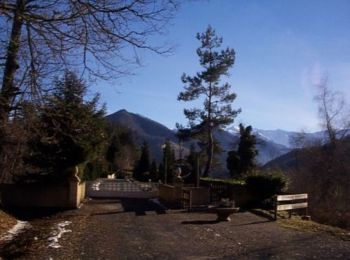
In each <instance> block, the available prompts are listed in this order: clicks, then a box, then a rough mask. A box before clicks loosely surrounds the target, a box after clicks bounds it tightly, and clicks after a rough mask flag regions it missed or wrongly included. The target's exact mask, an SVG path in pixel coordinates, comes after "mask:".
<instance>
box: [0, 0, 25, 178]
mask: <svg viewBox="0 0 350 260" xmlns="http://www.w3.org/2000/svg"><path fill="white" fill-rule="evenodd" d="M25 5H26V0H17V3H16V11H15V14H14V18H13V24H12V31H11V38H10V40H9V43H8V47H7V53H6V61H5V68H4V74H3V81H2V86H1V91H0V180H1V181H3V180H6V179H7V178H9V177H8V176H9V174H10V172H9V170H8V168H7V167H5V166H6V165H7V163H8V154H7V153H6V151H11V149H12V147H9V146H8V140H7V137H8V131H9V130H8V127H7V122H8V119H9V113H10V111H11V106H12V102H13V100H14V98H15V96H16V92H18V90H17V89H16V87H15V86H14V78H15V73H16V70H17V69H18V64H17V55H18V50H19V45H20V39H21V27H22V24H23V13H24V10H25Z"/></svg>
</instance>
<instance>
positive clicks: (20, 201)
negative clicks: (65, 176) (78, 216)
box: [0, 182, 85, 208]
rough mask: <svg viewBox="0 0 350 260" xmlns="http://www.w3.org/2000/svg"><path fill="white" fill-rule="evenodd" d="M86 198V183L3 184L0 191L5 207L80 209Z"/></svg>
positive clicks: (1, 200) (0, 198)
mask: <svg viewBox="0 0 350 260" xmlns="http://www.w3.org/2000/svg"><path fill="white" fill-rule="evenodd" d="M84 198H85V183H84V182H82V183H80V182H66V183H51V184H48V183H45V184H25V185H24V184H22V185H19V184H3V185H1V191H0V202H1V204H2V205H3V206H5V207H21V208H23V207H38V208H78V207H79V206H80V204H81V202H82V200H83V199H84Z"/></svg>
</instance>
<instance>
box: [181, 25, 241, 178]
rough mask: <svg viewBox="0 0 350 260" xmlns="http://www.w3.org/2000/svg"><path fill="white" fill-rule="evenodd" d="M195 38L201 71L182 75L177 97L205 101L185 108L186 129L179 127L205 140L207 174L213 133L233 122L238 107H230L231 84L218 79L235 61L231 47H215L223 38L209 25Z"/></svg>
mask: <svg viewBox="0 0 350 260" xmlns="http://www.w3.org/2000/svg"><path fill="white" fill-rule="evenodd" d="M197 39H198V40H199V41H200V43H201V45H200V47H199V48H198V49H197V55H198V57H199V62H200V65H201V67H202V68H203V70H202V71H200V72H198V73H197V74H196V75H195V76H192V77H191V76H188V75H186V74H183V75H182V78H181V80H182V82H183V83H184V84H185V86H184V91H182V92H180V94H179V95H178V100H179V101H186V102H187V101H194V100H204V102H203V106H202V107H201V108H197V107H195V108H191V109H184V114H185V116H186V118H187V119H188V121H189V128H187V129H185V128H184V127H182V126H181V125H178V128H179V130H180V132H183V133H184V134H189V135H192V136H197V137H200V139H201V140H202V143H204V150H205V151H206V155H207V161H206V165H205V169H204V173H203V175H204V176H208V174H209V172H210V170H211V167H212V162H213V157H214V146H215V140H214V136H213V132H214V130H215V129H218V128H223V127H225V126H227V125H229V124H231V123H233V121H234V118H235V117H236V116H237V114H238V113H239V112H240V110H234V109H232V107H231V103H232V102H233V101H234V100H235V98H236V94H235V93H232V92H230V88H231V86H230V84H228V83H223V82H222V81H221V78H222V77H223V76H228V71H229V69H230V68H231V67H232V66H233V64H234V62H235V52H234V50H233V49H231V48H226V49H223V50H218V49H219V48H220V47H221V45H222V38H221V37H218V36H217V35H216V33H215V30H214V29H213V28H212V27H211V26H208V28H207V30H206V31H205V32H204V33H201V34H200V33H198V34H197Z"/></svg>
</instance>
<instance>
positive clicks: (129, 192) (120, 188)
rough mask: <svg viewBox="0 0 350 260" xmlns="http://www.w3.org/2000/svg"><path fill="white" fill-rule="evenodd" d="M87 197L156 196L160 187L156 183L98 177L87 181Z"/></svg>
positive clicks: (146, 197)
mask: <svg viewBox="0 0 350 260" xmlns="http://www.w3.org/2000/svg"><path fill="white" fill-rule="evenodd" d="M86 195H87V197H92V198H140V199H141V198H143V199H148V198H156V197H158V187H157V185H156V184H155V183H142V182H137V181H132V180H119V179H97V180H95V181H92V182H89V183H87V190H86Z"/></svg>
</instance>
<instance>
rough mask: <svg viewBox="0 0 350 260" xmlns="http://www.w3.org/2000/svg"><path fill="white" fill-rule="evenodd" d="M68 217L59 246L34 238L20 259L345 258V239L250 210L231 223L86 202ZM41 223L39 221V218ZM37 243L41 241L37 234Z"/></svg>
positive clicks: (131, 202)
mask: <svg viewBox="0 0 350 260" xmlns="http://www.w3.org/2000/svg"><path fill="white" fill-rule="evenodd" d="M56 217H57V218H58V219H59V220H60V221H61V220H70V221H72V224H71V225H70V226H68V228H69V229H71V230H72V232H69V233H65V234H63V236H62V238H61V239H60V242H59V243H60V245H61V246H62V247H61V248H58V249H53V248H50V249H48V248H47V247H45V246H43V245H42V243H40V242H36V243H34V244H33V246H32V250H31V251H30V253H29V254H27V255H25V256H23V259H49V258H50V257H51V258H52V259H270V258H271V259H315V258H317V259H334V258H338V259H349V256H350V241H344V240H342V239H340V238H339V237H335V236H332V235H330V234H327V233H323V232H305V231H301V230H294V229H290V228H284V227H282V226H281V225H279V224H278V223H276V222H273V221H269V220H267V219H265V218H263V217H260V216H257V215H254V214H252V213H249V212H244V213H237V214H235V215H234V216H233V217H232V221H231V222H219V223H218V222H216V221H215V219H216V216H215V215H213V214H208V213H187V212H183V211H179V210H165V209H164V207H162V206H161V205H159V204H157V201H156V200H145V199H123V200H90V201H89V202H88V203H86V204H85V205H84V206H83V207H82V208H81V209H80V210H76V211H70V212H65V213H64V214H61V215H59V216H56ZM42 221H43V220H42ZM37 241H44V240H42V237H40V236H38V237H37Z"/></svg>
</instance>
